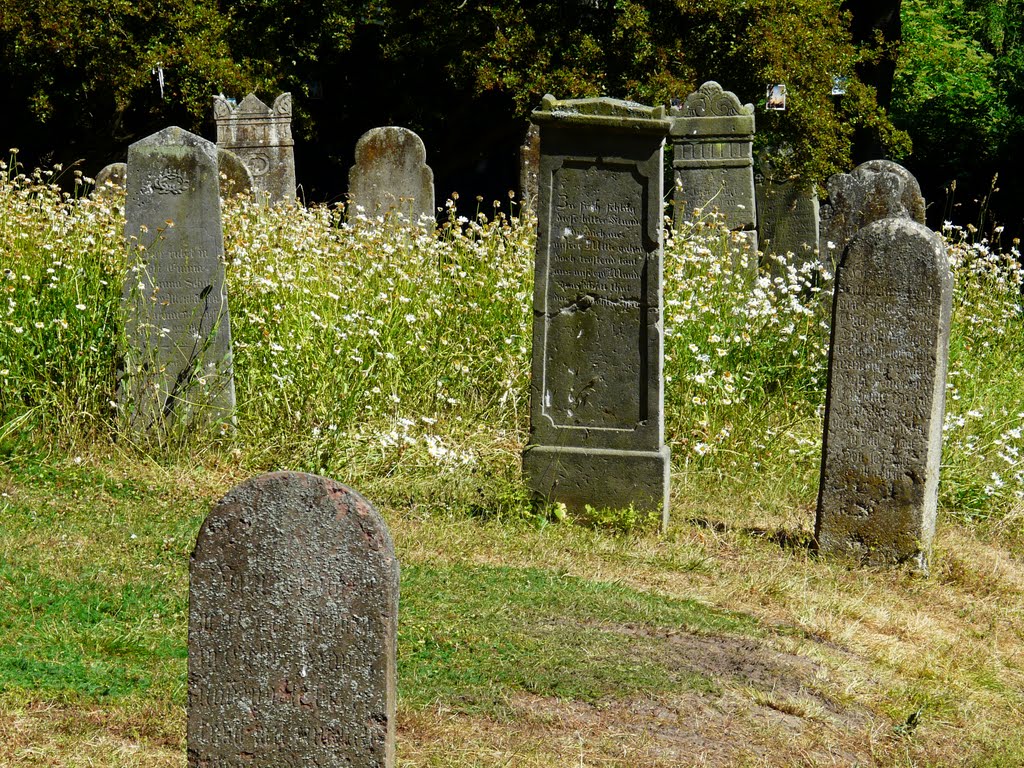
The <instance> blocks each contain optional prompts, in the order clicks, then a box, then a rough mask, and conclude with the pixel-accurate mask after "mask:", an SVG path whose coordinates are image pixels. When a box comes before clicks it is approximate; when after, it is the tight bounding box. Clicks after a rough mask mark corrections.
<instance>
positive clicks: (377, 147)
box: [348, 125, 434, 224]
mask: <svg viewBox="0 0 1024 768" xmlns="http://www.w3.org/2000/svg"><path fill="white" fill-rule="evenodd" d="M355 155H356V157H355V164H354V165H353V166H352V168H351V169H350V170H349V173H348V186H349V217H350V218H352V214H353V213H364V214H365V215H367V216H370V217H371V218H375V217H377V216H383V215H386V214H388V213H389V212H393V211H397V212H399V213H401V214H403V215H405V216H406V217H408V219H409V221H410V222H411V223H414V224H415V223H418V222H419V221H421V220H424V221H425V220H427V219H428V218H429V220H430V221H431V222H433V219H434V172H433V171H432V170H431V169H430V166H428V165H427V149H426V147H425V146H424V144H423V139H421V138H420V137H419V136H417V135H416V134H415V133H414V132H413V131H410V130H409V129H408V128H401V127H399V126H395V125H389V126H384V127H382V128H374V129H372V130H369V131H367V132H366V133H364V134H363V135H362V136H361V137H360V138H359V141H358V142H356V150H355ZM360 209H362V210H360Z"/></svg>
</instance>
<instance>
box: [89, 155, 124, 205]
mask: <svg viewBox="0 0 1024 768" xmlns="http://www.w3.org/2000/svg"><path fill="white" fill-rule="evenodd" d="M127 178H128V165H127V164H126V163H111V164H110V165H105V166H103V167H102V168H100V170H99V171H98V172H97V174H96V178H95V180H94V181H95V189H96V194H98V195H100V196H101V197H102V196H104V195H108V194H110V193H111V192H112V191H115V190H117V191H123V190H124V186H125V180H126V179H127Z"/></svg>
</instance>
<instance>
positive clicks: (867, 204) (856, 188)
mask: <svg viewBox="0 0 1024 768" xmlns="http://www.w3.org/2000/svg"><path fill="white" fill-rule="evenodd" d="M826 186H827V189H828V202H827V203H826V204H824V205H822V206H821V240H822V243H823V245H824V247H823V249H822V250H823V255H827V256H828V257H829V259H830V261H831V262H833V263H834V262H836V261H838V260H839V257H840V256H841V255H842V253H843V251H844V250H845V249H846V246H847V244H848V243H849V242H850V240H851V239H853V236H854V235H855V234H857V232H859V231H860V230H861V228H863V227H866V226H867V225H868V224H870V223H871V222H873V221H878V220H879V219H888V218H901V219H909V220H911V221H916V222H917V223H918V224H924V223H925V218H924V217H925V202H924V197H923V196H922V195H921V186H920V185H919V184H918V183H917V179H915V178H914V176H913V174H912V173H910V171H908V170H907V169H906V168H904V167H903V166H902V165H899V164H897V163H894V162H892V161H891V160H869V161H868V162H866V163H861V164H860V165H858V166H857V167H856V168H854V169H853V171H851V172H850V173H837V174H835V175H834V176H832V177H830V178H829V180H828V184H827V185H826Z"/></svg>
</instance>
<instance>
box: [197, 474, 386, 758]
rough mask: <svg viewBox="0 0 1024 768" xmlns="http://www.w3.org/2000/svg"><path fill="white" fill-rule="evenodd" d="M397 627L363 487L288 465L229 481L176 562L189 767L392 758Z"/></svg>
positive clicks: (379, 534) (375, 520)
mask: <svg viewBox="0 0 1024 768" xmlns="http://www.w3.org/2000/svg"><path fill="white" fill-rule="evenodd" d="M397 626H398V561H397V560H396V558H395V551H394V546H393V545H392V542H391V536H390V535H389V533H388V530H387V526H385V524H384V521H383V520H382V519H381V517H380V515H379V514H377V512H376V510H374V509H373V507H372V506H371V505H370V504H369V502H367V501H366V499H364V498H363V497H362V496H360V495H359V494H358V493H356V492H355V491H353V490H351V489H350V488H347V487H345V486H344V485H341V484H340V483H336V482H334V481H333V480H328V479H326V478H323V477H317V476H315V475H307V474H302V473H297V472H275V473H272V474H269V475H263V476H261V477H257V478H254V479H252V480H249V481H248V482H245V483H243V484H242V485H239V486H238V487H236V488H234V489H233V490H231V491H230V492H229V493H228V494H227V495H226V496H225V497H224V498H223V499H222V500H221V501H220V502H219V503H218V504H217V505H216V506H215V507H214V509H213V510H212V511H211V512H210V515H209V517H207V518H206V521H205V522H204V523H203V526H202V529H201V530H200V531H199V538H198V540H197V541H196V548H195V551H194V552H193V554H192V560H191V564H190V567H189V624H188V765H189V768H254V767H255V766H268V767H269V766H275V767H276V766H289V767H291V766H295V767H296V768H297V767H298V766H317V767H318V768H393V766H394V764H395V674H396V673H395V664H396V643H397Z"/></svg>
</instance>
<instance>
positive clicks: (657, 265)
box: [523, 96, 671, 523]
mask: <svg viewBox="0 0 1024 768" xmlns="http://www.w3.org/2000/svg"><path fill="white" fill-rule="evenodd" d="M664 114H665V110H664V108H663V107H657V108H653V109H652V108H651V107H645V106H642V105H640V104H633V103H630V102H625V101H619V100H616V99H607V98H600V99H579V100H568V101H557V100H556V99H555V98H554V97H553V96H545V97H544V101H543V104H542V106H541V108H540V109H538V110H536V111H534V113H533V115H532V119H533V122H535V123H536V124H538V125H539V126H540V131H541V158H540V197H539V200H538V239H537V260H536V268H535V273H534V274H535V287H534V299H533V301H534V304H533V309H534V321H533V378H532V382H531V387H530V396H531V403H530V440H529V444H528V445H527V447H526V450H525V451H524V453H523V472H524V475H525V479H526V482H527V484H528V485H529V487H530V489H531V490H532V492H533V493H534V495H535V496H536V497H537V498H539V499H543V500H546V501H551V502H562V503H564V504H565V505H566V506H567V507H568V508H570V509H573V510H583V509H584V508H585V506H586V505H590V506H592V507H595V508H624V507H627V506H629V505H633V506H634V507H635V508H636V509H638V510H645V511H654V512H657V513H658V514H660V515H661V516H662V520H663V522H665V523H667V520H668V489H669V449H668V446H666V445H665V441H664V414H663V411H664V408H663V381H662V345H663V337H662V292H661V275H662V223H661V201H662V189H663V180H662V164H663V160H662V148H663V146H664V138H665V136H666V135H667V133H668V131H669V128H670V127H671V123H670V122H669V121H668V120H667V119H665V117H664Z"/></svg>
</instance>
